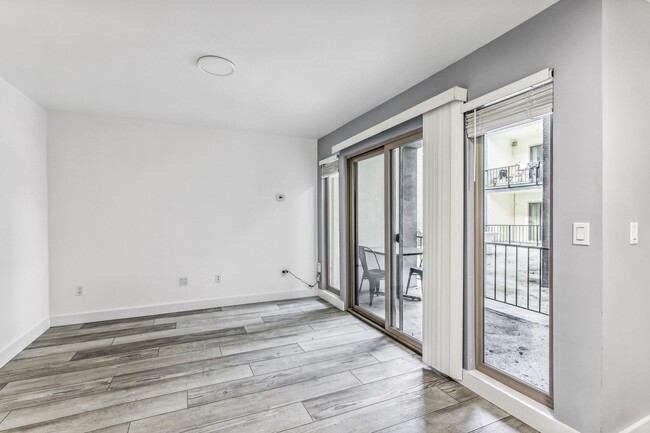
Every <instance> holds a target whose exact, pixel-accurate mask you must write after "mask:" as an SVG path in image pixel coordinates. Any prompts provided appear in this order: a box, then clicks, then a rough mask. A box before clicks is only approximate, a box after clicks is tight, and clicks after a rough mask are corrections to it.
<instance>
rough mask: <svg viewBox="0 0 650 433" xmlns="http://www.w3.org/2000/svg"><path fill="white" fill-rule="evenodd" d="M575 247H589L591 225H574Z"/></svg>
mask: <svg viewBox="0 0 650 433" xmlns="http://www.w3.org/2000/svg"><path fill="white" fill-rule="evenodd" d="M573 245H589V223H573Z"/></svg>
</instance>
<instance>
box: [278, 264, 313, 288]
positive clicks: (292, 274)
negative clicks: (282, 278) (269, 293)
mask: <svg viewBox="0 0 650 433" xmlns="http://www.w3.org/2000/svg"><path fill="white" fill-rule="evenodd" d="M287 274H289V275H291V276H292V277H293V278H295V279H296V280H298V281H301V282H303V283H304V284H306V285H307V287H309V288H310V289H311V288H313V287H316V284H318V279H317V280H316V282H315V283H314V284H309V283H308V282H307V281H305V280H303V279H302V278H300V277H299V276H297V275H296V274H294V273H293V272H291V271H290V270H288V269H285V270H283V271H282V275H287Z"/></svg>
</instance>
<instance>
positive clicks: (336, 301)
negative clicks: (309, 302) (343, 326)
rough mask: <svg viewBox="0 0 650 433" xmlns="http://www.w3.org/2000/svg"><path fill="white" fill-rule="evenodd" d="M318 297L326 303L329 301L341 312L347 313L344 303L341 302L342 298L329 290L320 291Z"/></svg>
mask: <svg viewBox="0 0 650 433" xmlns="http://www.w3.org/2000/svg"><path fill="white" fill-rule="evenodd" d="M318 296H319V297H320V298H321V299H324V300H325V301H327V302H329V303H330V304H332V305H334V306H335V307H336V308H338V309H339V310H341V311H345V305H344V304H343V301H342V300H341V298H339V297H338V296H336V295H335V294H334V293H331V292H328V291H327V290H319V291H318Z"/></svg>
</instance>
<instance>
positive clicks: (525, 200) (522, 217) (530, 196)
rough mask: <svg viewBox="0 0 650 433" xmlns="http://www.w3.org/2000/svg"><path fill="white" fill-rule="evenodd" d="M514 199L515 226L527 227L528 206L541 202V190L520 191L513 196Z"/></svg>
mask: <svg viewBox="0 0 650 433" xmlns="http://www.w3.org/2000/svg"><path fill="white" fill-rule="evenodd" d="M514 198H515V209H514V211H515V215H514V216H515V224H517V225H528V204H529V203H541V202H542V199H543V197H542V189H541V188H539V189H537V190H528V191H520V192H518V193H516V194H514Z"/></svg>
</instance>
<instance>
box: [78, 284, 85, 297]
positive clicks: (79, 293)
mask: <svg viewBox="0 0 650 433" xmlns="http://www.w3.org/2000/svg"><path fill="white" fill-rule="evenodd" d="M83 295H84V288H83V287H82V286H77V296H83Z"/></svg>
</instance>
